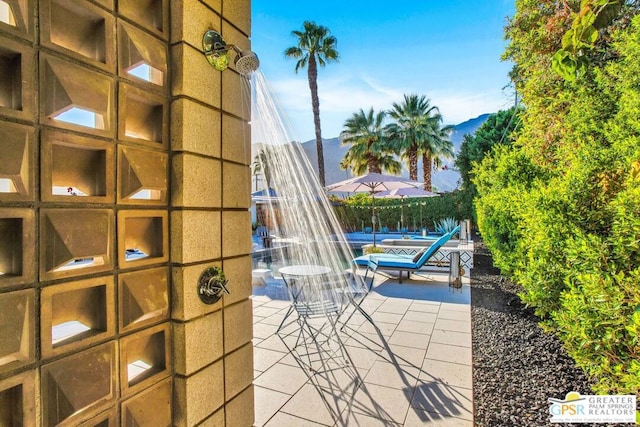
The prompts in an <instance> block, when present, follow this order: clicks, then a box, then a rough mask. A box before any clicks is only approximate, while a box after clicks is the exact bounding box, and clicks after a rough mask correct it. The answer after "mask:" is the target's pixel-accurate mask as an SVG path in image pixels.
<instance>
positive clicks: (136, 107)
mask: <svg viewBox="0 0 640 427" xmlns="http://www.w3.org/2000/svg"><path fill="white" fill-rule="evenodd" d="M126 103H127V106H126V117H125V131H124V134H125V136H128V137H129V138H136V139H144V140H146V141H153V142H162V137H163V135H162V119H163V117H164V114H163V105H162V104H153V103H149V101H148V100H143V99H138V97H135V96H127V100H126Z"/></svg>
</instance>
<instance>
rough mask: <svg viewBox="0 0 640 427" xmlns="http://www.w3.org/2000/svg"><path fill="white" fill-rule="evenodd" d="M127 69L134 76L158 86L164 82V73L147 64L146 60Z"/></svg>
mask: <svg viewBox="0 0 640 427" xmlns="http://www.w3.org/2000/svg"><path fill="white" fill-rule="evenodd" d="M126 71H127V73H129V74H131V75H132V76H134V77H137V78H139V79H142V80H144V81H146V82H149V83H153V84H156V85H158V86H162V85H163V83H164V73H163V72H162V71H160V70H158V69H156V68H153V67H152V66H150V65H148V64H145V63H144V62H143V63H141V64H136V65H133V66H132V67H130V68H129V69H127V70H126Z"/></svg>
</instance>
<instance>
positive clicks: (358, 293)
mask: <svg viewBox="0 0 640 427" xmlns="http://www.w3.org/2000/svg"><path fill="white" fill-rule="evenodd" d="M356 266H357V264H355V263H354V267H356ZM377 269H378V259H377V258H376V257H374V256H371V257H369V259H368V261H367V268H366V270H365V272H364V276H360V275H358V274H355V268H354V274H353V280H352V281H350V285H351V292H350V300H351V304H352V305H353V306H354V310H353V311H352V312H351V314H350V315H349V317H347V320H345V321H344V323H343V326H342V327H343V328H344V326H345V325H346V324H347V323H348V322H349V320H350V319H351V317H352V316H353V315H354V314H355V313H356V311H359V312H360V314H362V315H363V316H364V318H365V319H367V320H368V321H369V322H370V323H371V324H372V325H374V326H375V324H374V323H373V319H372V318H371V316H369V314H368V313H367V312H366V311H365V310H364V309H363V308H362V303H363V301H364V299H365V298H366V297H367V295H369V293H370V292H371V289H372V288H373V282H374V280H375V276H376V270H377Z"/></svg>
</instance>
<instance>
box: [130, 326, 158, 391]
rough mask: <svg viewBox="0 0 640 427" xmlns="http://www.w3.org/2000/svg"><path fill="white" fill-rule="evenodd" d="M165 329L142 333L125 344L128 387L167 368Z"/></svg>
mask: <svg viewBox="0 0 640 427" xmlns="http://www.w3.org/2000/svg"><path fill="white" fill-rule="evenodd" d="M165 339H166V337H165V331H164V330H162V331H159V332H156V333H154V334H151V335H146V336H145V335H142V336H140V337H138V338H137V339H135V340H132V341H128V342H127V344H126V363H127V372H126V379H127V384H128V386H129V387H132V386H134V385H136V384H139V383H140V382H142V381H144V380H146V379H147V378H150V377H152V376H153V375H155V374H157V373H159V372H162V371H164V370H165V369H166V368H167V361H166V347H165V344H166V343H165Z"/></svg>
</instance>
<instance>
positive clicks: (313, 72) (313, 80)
mask: <svg viewBox="0 0 640 427" xmlns="http://www.w3.org/2000/svg"><path fill="white" fill-rule="evenodd" d="M307 72H308V76H309V89H310V90H311V107H312V109H313V124H314V125H315V128H316V151H317V153H318V178H319V179H320V185H322V186H323V187H324V186H325V183H324V152H323V150H322V133H321V129H320V100H319V99H318V65H317V63H316V58H315V56H314V55H309V67H308V68H307Z"/></svg>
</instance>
